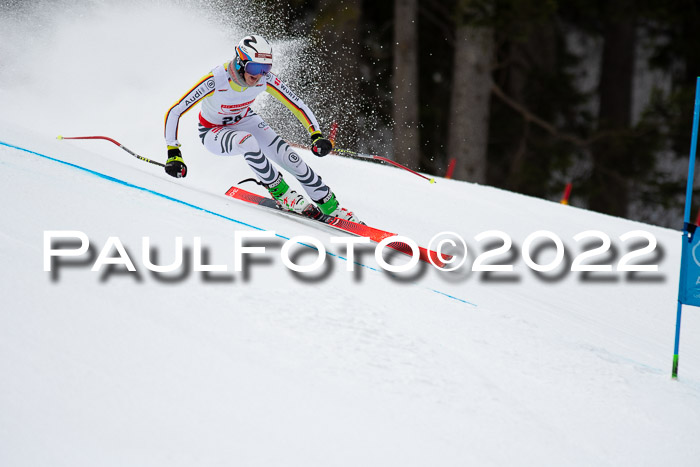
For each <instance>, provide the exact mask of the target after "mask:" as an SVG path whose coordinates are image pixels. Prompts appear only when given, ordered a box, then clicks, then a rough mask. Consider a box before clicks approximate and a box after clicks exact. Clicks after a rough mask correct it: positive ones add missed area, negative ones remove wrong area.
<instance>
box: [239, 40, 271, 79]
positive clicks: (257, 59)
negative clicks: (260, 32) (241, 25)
mask: <svg viewBox="0 0 700 467" xmlns="http://www.w3.org/2000/svg"><path fill="white" fill-rule="evenodd" d="M233 61H234V65H235V68H236V71H237V72H238V73H239V74H240V75H241V76H243V72H244V71H245V72H247V73H248V74H251V75H254V76H257V75H264V74H267V73H268V72H269V71H270V70H271V69H272V45H270V43H269V42H268V41H267V40H266V39H265V38H264V37H262V36H257V35H250V36H245V37H244V38H243V39H241V41H240V42H239V43H238V45H237V46H236V57H235V58H234V60H233Z"/></svg>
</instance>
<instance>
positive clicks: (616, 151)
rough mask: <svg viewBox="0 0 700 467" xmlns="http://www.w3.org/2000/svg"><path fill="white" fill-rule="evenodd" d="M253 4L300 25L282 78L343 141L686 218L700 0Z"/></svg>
mask: <svg viewBox="0 0 700 467" xmlns="http://www.w3.org/2000/svg"><path fill="white" fill-rule="evenodd" d="M221 3H222V6H224V5H225V4H226V3H227V2H226V1H222V2H221ZM228 3H229V5H230V7H231V8H236V7H240V0H237V1H235V2H228ZM254 5H255V8H252V9H248V10H249V11H248V13H251V11H250V10H252V12H255V11H258V13H259V14H260V17H261V18H266V20H265V21H263V22H261V23H260V24H259V25H258V29H260V30H259V31H258V32H260V33H263V34H266V35H268V36H270V38H271V39H273V40H275V39H277V40H283V39H291V38H299V37H303V38H305V41H304V42H303V43H300V44H303V45H300V46H302V47H305V48H306V49H307V50H305V51H304V54H305V56H307V58H308V60H306V61H307V62H308V63H307V64H306V65H304V66H301V67H298V69H297V70H295V73H294V76H284V79H285V80H287V81H289V82H290V83H292V84H294V85H295V89H299V91H300V92H299V93H300V94H301V95H302V97H303V98H304V100H305V101H306V102H307V103H309V104H310V105H311V107H312V109H313V110H314V112H315V113H316V114H317V116H318V117H319V120H320V121H321V123H322V126H324V128H325V130H326V132H327V131H328V128H329V126H330V123H331V122H333V121H336V122H337V123H338V124H339V127H340V130H339V133H338V138H337V141H336V144H337V146H338V147H343V148H349V149H353V150H356V151H360V152H365V153H371V154H378V155H382V156H385V157H390V158H392V159H394V160H396V161H398V162H400V163H402V164H404V165H406V166H408V167H411V168H413V169H418V170H421V171H423V172H426V173H430V174H435V175H440V176H442V175H445V173H446V171H447V167H448V165H449V163H450V161H451V160H453V159H454V161H455V165H454V173H453V178H455V179H459V180H466V181H469V182H475V183H480V184H487V185H491V186H495V187H499V188H504V189H507V190H511V191H515V192H518V193H523V194H526V195H531V196H536V197H541V198H545V199H551V200H557V201H558V200H559V199H561V196H562V193H563V191H564V187H565V185H566V184H567V183H571V184H572V187H573V191H572V196H571V200H570V204H572V205H575V206H579V207H583V208H587V209H591V210H595V211H598V212H602V213H607V214H611V215H615V216H620V217H625V218H629V219H633V220H639V221H643V222H648V223H652V224H656V225H661V226H666V227H674V228H678V229H680V228H681V227H682V220H683V203H684V193H685V183H686V174H687V166H688V154H689V148H690V135H691V126H692V118H693V104H694V93H695V80H696V77H697V75H698V74H699V73H700V72H699V71H698V67H697V64H698V63H700V48H699V47H697V43H698V38H700V36H699V35H698V31H700V2H698V1H692V0H674V1H672V2H659V1H653V0H638V1H634V0H566V1H556V0H539V1H538V0H393V1H368V0H342V1H337V0H315V1H302V0H288V1H285V2H280V1H274V0H259V1H256V2H254ZM295 137H296V138H298V139H299V140H301V138H305V136H304V135H303V134H300V135H292V139H294V138H295ZM400 190H401V187H397V190H396V192H397V200H396V202H400V199H398V197H399V196H400ZM378 201H380V202H392V201H391V200H378ZM446 202H449V200H446ZM456 208H460V209H461V207H456ZM693 220H694V216H693Z"/></svg>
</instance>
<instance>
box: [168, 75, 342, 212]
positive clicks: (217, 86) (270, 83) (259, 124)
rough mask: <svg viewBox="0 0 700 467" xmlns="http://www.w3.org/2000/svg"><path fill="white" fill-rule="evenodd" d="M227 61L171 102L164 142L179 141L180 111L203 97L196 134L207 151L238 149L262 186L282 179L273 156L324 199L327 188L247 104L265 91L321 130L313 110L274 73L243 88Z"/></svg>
mask: <svg viewBox="0 0 700 467" xmlns="http://www.w3.org/2000/svg"><path fill="white" fill-rule="evenodd" d="M230 63H231V62H227V63H225V64H223V65H219V66H217V67H215V68H214V69H213V70H212V71H211V72H210V73H209V74H207V75H205V76H204V77H203V78H202V79H200V80H199V81H198V82H197V84H195V85H194V86H193V87H192V88H191V89H190V90H189V91H187V93H186V94H185V95H184V96H182V97H181V98H180V99H179V100H178V101H177V102H176V103H175V104H174V105H173V106H172V107H170V109H169V110H168V112H167V114H166V115H165V141H166V144H167V145H168V146H170V147H179V146H180V143H179V142H178V140H177V131H178V124H179V121H180V116H182V115H183V114H184V113H185V112H187V111H188V110H190V109H191V108H192V107H194V106H195V105H196V104H198V103H199V102H201V103H202V107H201V110H200V113H199V137H200V138H201V140H202V144H204V147H206V148H207V150H209V152H211V153H213V154H216V155H221V156H231V155H238V154H242V155H243V157H244V158H245V160H246V162H247V163H248V165H249V166H250V168H251V169H252V170H253V172H254V173H255V175H256V176H257V177H258V179H259V180H260V181H261V182H262V183H264V184H265V185H271V184H275V182H277V181H278V180H279V178H280V173H279V171H278V170H277V168H276V167H275V166H274V165H273V164H270V161H274V162H275V163H276V164H278V165H279V166H281V167H282V168H284V169H285V170H287V171H288V172H290V173H291V174H293V175H294V177H296V179H297V180H299V182H300V183H301V185H302V187H303V188H304V190H305V191H306V193H307V194H308V195H309V197H310V198H311V199H312V200H314V201H316V202H323V201H324V199H327V197H328V196H329V195H330V193H331V191H330V188H329V187H328V186H327V185H326V184H325V183H323V181H322V180H321V178H320V177H319V176H318V175H316V173H315V172H314V171H313V170H312V169H311V167H309V166H308V165H307V164H306V163H305V162H304V161H303V160H302V158H301V157H299V155H298V154H297V153H296V152H295V151H294V150H293V148H292V147H290V146H289V144H287V142H285V141H284V140H283V139H282V138H280V137H279V136H278V135H277V133H276V132H275V131H274V130H273V129H272V128H270V126H269V125H268V124H267V123H265V122H264V121H263V119H262V118H261V117H260V116H259V115H257V114H256V113H255V112H254V111H253V110H252V109H251V108H250V106H251V105H252V104H253V102H254V101H255V98H256V97H257V96H258V95H260V93H262V92H263V91H267V92H268V93H269V94H272V95H273V96H274V97H275V98H277V100H279V101H280V102H281V103H282V104H284V105H285V106H286V107H287V108H288V109H289V110H290V111H291V112H292V113H293V114H294V115H295V116H296V117H297V119H298V120H299V121H300V122H301V123H302V124H303V125H304V126H305V127H306V129H307V130H308V132H309V134H314V133H320V130H319V125H318V122H317V121H316V117H315V116H314V114H313V113H312V112H311V110H310V109H309V108H308V107H307V106H306V104H304V102H303V101H302V100H301V99H299V98H298V97H297V96H296V95H295V94H294V93H293V92H292V91H291V90H290V89H289V88H288V87H287V86H286V85H285V84H284V83H283V82H282V81H281V80H280V79H279V78H278V77H277V76H275V75H274V74H272V73H268V74H267V75H265V76H263V77H262V78H260V80H259V81H258V83H257V84H256V85H255V86H250V87H247V86H244V84H245V82H241V81H240V80H239V79H238V77H237V76H236V75H235V72H231V66H230ZM232 76H233V79H232Z"/></svg>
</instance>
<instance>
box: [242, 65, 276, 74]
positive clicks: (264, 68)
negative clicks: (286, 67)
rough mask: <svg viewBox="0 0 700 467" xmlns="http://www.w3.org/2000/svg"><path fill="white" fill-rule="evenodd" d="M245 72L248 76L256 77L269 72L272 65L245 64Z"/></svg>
mask: <svg viewBox="0 0 700 467" xmlns="http://www.w3.org/2000/svg"><path fill="white" fill-rule="evenodd" d="M244 69H245V72H246V73H248V74H249V75H253V76H258V75H264V74H267V73H269V72H270V70H271V69H272V64H271V63H256V62H248V63H246V64H245V68H244Z"/></svg>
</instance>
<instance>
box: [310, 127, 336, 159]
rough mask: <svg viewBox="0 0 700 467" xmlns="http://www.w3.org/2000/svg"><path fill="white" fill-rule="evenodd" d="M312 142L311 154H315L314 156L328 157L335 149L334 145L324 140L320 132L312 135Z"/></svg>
mask: <svg viewBox="0 0 700 467" xmlns="http://www.w3.org/2000/svg"><path fill="white" fill-rule="evenodd" d="M311 141H312V143H311V144H312V146H311V152H313V153H314V156H318V157H323V156H326V155H328V153H329V152H331V150H332V149H333V143H331V142H330V141H329V140H327V139H326V138H324V137H323V135H322V134H321V133H320V132H319V133H314V134H313V135H311Z"/></svg>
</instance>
